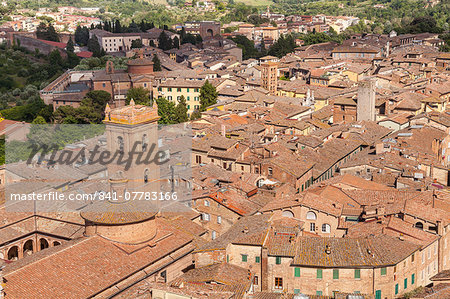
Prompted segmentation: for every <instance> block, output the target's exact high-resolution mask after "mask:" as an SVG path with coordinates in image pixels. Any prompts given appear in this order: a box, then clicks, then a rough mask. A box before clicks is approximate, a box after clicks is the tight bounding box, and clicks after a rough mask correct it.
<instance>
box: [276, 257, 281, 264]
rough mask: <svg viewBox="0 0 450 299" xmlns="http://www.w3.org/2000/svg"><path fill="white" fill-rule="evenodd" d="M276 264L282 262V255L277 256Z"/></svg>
mask: <svg viewBox="0 0 450 299" xmlns="http://www.w3.org/2000/svg"><path fill="white" fill-rule="evenodd" d="M275 264H277V265H280V264H281V256H277V257H275Z"/></svg>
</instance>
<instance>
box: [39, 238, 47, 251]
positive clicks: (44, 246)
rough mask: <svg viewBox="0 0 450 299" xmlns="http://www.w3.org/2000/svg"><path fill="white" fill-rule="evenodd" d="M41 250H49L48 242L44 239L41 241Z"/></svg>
mask: <svg viewBox="0 0 450 299" xmlns="http://www.w3.org/2000/svg"><path fill="white" fill-rule="evenodd" d="M39 244H40V248H41V250H43V249H45V248H48V241H47V240H46V239H44V238H42V239H40V240H39Z"/></svg>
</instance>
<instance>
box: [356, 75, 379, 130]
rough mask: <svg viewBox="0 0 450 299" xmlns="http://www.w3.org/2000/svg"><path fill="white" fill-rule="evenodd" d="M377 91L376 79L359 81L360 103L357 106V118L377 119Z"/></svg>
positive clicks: (359, 119)
mask: <svg viewBox="0 0 450 299" xmlns="http://www.w3.org/2000/svg"><path fill="white" fill-rule="evenodd" d="M375 91H376V81H375V80H374V79H369V80H364V81H361V82H359V86H358V103H357V107H356V120H358V121H361V120H370V121H375V120H376V115H375Z"/></svg>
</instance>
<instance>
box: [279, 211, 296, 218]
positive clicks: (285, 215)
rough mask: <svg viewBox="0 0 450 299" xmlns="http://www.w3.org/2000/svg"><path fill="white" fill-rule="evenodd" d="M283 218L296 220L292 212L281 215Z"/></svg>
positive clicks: (284, 212)
mask: <svg viewBox="0 0 450 299" xmlns="http://www.w3.org/2000/svg"><path fill="white" fill-rule="evenodd" d="M281 216H283V217H288V218H294V213H292V211H289V210H286V211H283V213H281Z"/></svg>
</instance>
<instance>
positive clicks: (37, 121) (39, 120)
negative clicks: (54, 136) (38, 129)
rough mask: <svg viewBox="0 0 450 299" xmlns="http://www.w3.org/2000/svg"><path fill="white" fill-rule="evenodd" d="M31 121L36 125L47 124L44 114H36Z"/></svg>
mask: <svg viewBox="0 0 450 299" xmlns="http://www.w3.org/2000/svg"><path fill="white" fill-rule="evenodd" d="M31 123H32V124H34V125H45V124H47V122H46V121H45V119H44V118H43V117H42V116H40V115H38V116H36V118H35V119H34V120H33V121H32V122H31Z"/></svg>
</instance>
